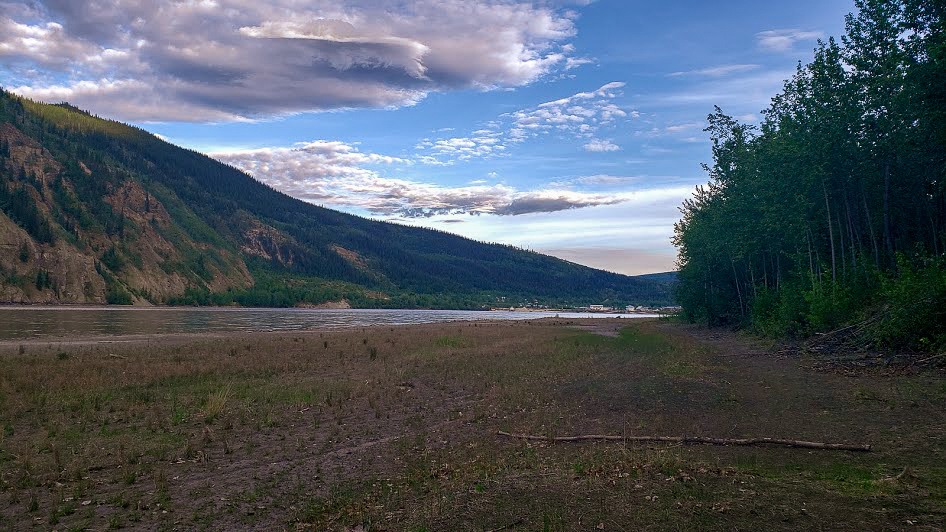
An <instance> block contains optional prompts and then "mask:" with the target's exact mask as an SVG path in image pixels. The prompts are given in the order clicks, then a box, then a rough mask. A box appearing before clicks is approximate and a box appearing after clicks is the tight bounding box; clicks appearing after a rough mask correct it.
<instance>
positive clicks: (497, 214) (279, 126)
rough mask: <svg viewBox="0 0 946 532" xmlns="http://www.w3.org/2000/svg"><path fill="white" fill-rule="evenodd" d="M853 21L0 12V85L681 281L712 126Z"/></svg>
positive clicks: (748, 112)
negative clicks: (688, 203) (676, 275)
mask: <svg viewBox="0 0 946 532" xmlns="http://www.w3.org/2000/svg"><path fill="white" fill-rule="evenodd" d="M853 9H854V5H853V0H794V1H792V2H774V3H769V2H758V1H756V0H752V1H746V0H731V1H722V2H705V1H694V0H686V1H685V0H663V1H662V2H643V1H636V0H596V1H595V0H574V1H568V0H543V1H516V0H483V1H474V0H415V1H410V0H389V1H384V0H377V1H337V0H312V1H307V2H304V1H299V0H252V1H250V0H176V1H171V0H87V1H83V2H76V1H75V0H13V1H10V0H0V86H3V87H4V88H5V89H7V90H11V91H13V92H15V93H17V94H20V95H23V96H26V97H29V98H32V99H35V100H41V101H47V102H60V101H68V102H70V103H72V104H74V105H76V106H78V107H80V108H83V109H87V110H89V111H91V112H92V113H95V114H97V115H99V116H102V117H106V118H112V119H115V120H120V121H123V122H127V123H132V124H135V125H138V126H141V127H143V128H145V129H147V130H149V131H151V132H153V133H155V134H157V135H160V136H161V137H162V138H164V139H166V140H168V141H170V142H173V143H175V144H178V145H180V146H184V147H187V148H191V149H195V150H197V151H200V152H203V153H206V154H208V155H210V156H211V157H214V158H216V159H219V160H221V161H223V162H226V163H228V164H231V165H233V166H236V167H238V168H241V169H243V170H245V171H247V172H248V173H249V174H250V175H252V176H254V177H256V178H257V179H259V180H260V181H263V182H265V183H267V184H269V185H271V186H273V187H275V188H276V189H279V190H281V191H283V192H285V193H287V194H289V195H291V196H294V197H296V198H299V199H302V200H304V201H308V202H311V203H314V204H317V205H323V206H325V207H330V208H334V209H338V210H342V211H345V212H350V213H354V214H358V215H362V216H368V217H371V218H374V219H378V220H385V221H391V222H395V223H401V224H408V225H416V226H423V227H430V228H435V229H438V230H442V231H448V232H451V233H456V234H459V235H462V236H466V237H469V238H473V239H476V240H480V241H485V242H499V243H504V244H512V245H515V246H519V247H522V248H526V249H531V250H534V251H538V252H542V253H547V254H550V255H554V256H558V257H561V258H564V259H566V260H570V261H573V262H577V263H580V264H585V265H589V266H593V267H596V268H602V269H606V270H610V271H614V272H619V273H626V274H641V273H652V272H662V271H669V270H672V269H674V260H675V257H676V252H675V249H674V248H673V246H672V244H671V242H670V239H671V236H672V235H673V224H674V222H676V221H677V220H678V219H679V217H680V213H679V210H678V208H679V206H680V205H681V204H682V202H683V200H684V199H685V198H687V197H689V196H690V195H691V194H692V192H693V190H694V187H695V186H697V185H699V184H703V183H706V181H707V176H706V173H705V172H704V171H703V170H702V168H701V163H710V162H711V150H710V142H709V138H708V135H707V134H706V133H705V132H703V128H704V127H705V126H706V116H707V115H708V114H710V113H712V112H713V106H714V105H718V106H720V107H721V108H722V109H723V111H724V112H725V113H727V114H729V115H732V116H736V117H738V118H739V119H740V120H742V121H745V122H750V123H758V121H759V119H760V117H761V113H760V112H761V111H762V110H763V109H765V108H766V107H767V106H768V103H769V101H770V99H771V98H772V97H773V96H774V95H775V94H777V93H778V92H779V91H780V90H781V88H782V86H783V84H784V80H786V79H788V78H789V77H791V75H792V74H793V73H794V71H795V68H796V66H797V64H798V62H799V61H802V62H808V61H810V60H811V57H812V55H813V54H812V50H813V48H814V47H815V45H816V43H817V40H818V39H826V38H827V37H829V36H835V37H837V36H839V35H841V34H842V33H843V30H844V16H845V15H846V14H847V13H849V12H851V11H853Z"/></svg>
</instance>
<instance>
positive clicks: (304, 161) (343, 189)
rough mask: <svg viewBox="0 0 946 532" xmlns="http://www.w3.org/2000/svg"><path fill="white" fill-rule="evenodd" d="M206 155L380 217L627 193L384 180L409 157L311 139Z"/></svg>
mask: <svg viewBox="0 0 946 532" xmlns="http://www.w3.org/2000/svg"><path fill="white" fill-rule="evenodd" d="M457 144H463V143H462V142H457ZM210 155H211V156H212V157H214V158H216V159H218V160H220V161H222V162H225V163H227V164H230V165H233V166H235V167H237V168H240V169H242V170H245V171H246V172H247V173H249V174H250V175H253V176H254V177H256V178H257V179H259V180H260V181H262V182H264V183H266V184H268V185H270V186H272V187H274V188H276V189H278V190H281V191H283V192H285V193H287V194H289V195H291V196H293V197H296V198H299V199H302V200H305V201H309V202H312V203H317V204H326V205H331V206H336V207H342V208H355V209H362V210H364V211H367V212H369V213H371V214H374V215H378V216H396V217H401V218H416V217H430V216H434V215H455V214H495V215H521V214H528V213H535V212H555V211H562V210H570V209H577V208H582V207H589V206H595V205H611V204H615V203H620V202H622V201H625V200H626V199H627V198H629V197H630V196H629V195H628V194H629V193H617V194H604V193H586V192H577V191H574V190H569V189H567V188H550V189H540V190H518V189H517V188H515V187H512V186H509V185H504V184H496V185H486V184H485V181H475V182H473V183H471V184H470V185H467V186H458V187H449V186H442V185H437V184H432V183H423V182H418V181H413V180H410V179H398V178H389V177H384V176H382V175H381V173H380V172H379V171H378V170H377V167H379V166H391V165H394V166H404V167H408V166H410V164H411V163H412V161H409V160H406V159H402V158H399V157H390V156H386V155H380V154H375V153H365V152H362V151H360V150H359V149H358V148H357V147H356V146H353V145H351V144H347V143H344V142H339V141H325V140H316V141H312V142H305V143H299V144H297V145H295V146H293V147H275V148H257V149H250V150H233V151H217V152H214V153H211V154H210Z"/></svg>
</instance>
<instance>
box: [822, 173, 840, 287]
mask: <svg viewBox="0 0 946 532" xmlns="http://www.w3.org/2000/svg"><path fill="white" fill-rule="evenodd" d="M821 190H823V191H824V207H825V209H827V211H828V213H827V218H828V237H829V238H830V240H831V282H832V283H837V281H838V269H837V259H836V257H835V254H834V226H833V225H832V223H831V203H830V202H828V187H827V186H826V185H825V184H824V181H821Z"/></svg>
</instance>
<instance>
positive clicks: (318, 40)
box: [0, 0, 583, 121]
mask: <svg viewBox="0 0 946 532" xmlns="http://www.w3.org/2000/svg"><path fill="white" fill-rule="evenodd" d="M3 11H4V14H3V15H0V60H2V62H3V68H5V69H6V70H7V72H8V73H9V74H10V75H11V76H12V77H15V78H19V79H32V80H37V82H35V83H31V84H29V85H27V86H22V87H17V89H16V90H17V92H19V93H21V94H23V95H25V96H29V97H35V98H40V99H44V100H58V99H64V98H69V99H70V100H71V101H72V103H74V104H76V105H79V106H81V107H86V108H89V109H91V110H92V111H93V112H96V113H99V114H103V115H108V116H112V117H115V118H122V119H134V120H158V121H161V120H181V119H187V118H188V117H190V118H189V119H191V120H194V121H206V120H236V119H255V118H259V117H266V116H272V115H281V114H287V113H294V112H302V111H314V110H328V109H339V108H352V107H389V106H402V105H410V104H413V103H415V102H417V101H419V100H420V99H422V98H423V97H424V96H425V95H426V94H428V93H429V92H431V91H442V90H450V89H458V88H479V89H489V88H494V87H515V86H521V85H525V84H528V83H531V82H533V81H535V80H536V79H538V78H540V77H541V76H543V75H545V74H546V73H548V72H550V71H552V70H554V69H564V68H567V67H568V66H569V65H571V66H572V67H574V66H577V64H576V63H575V61H579V62H580V61H583V60H582V59H581V58H577V59H576V58H572V57H570V54H571V53H573V51H574V49H573V48H571V47H567V45H565V44H564V43H563V41H564V40H566V39H568V38H569V37H571V36H573V35H574V34H575V25H574V19H575V17H576V16H577V15H576V14H575V13H574V11H572V10H570V9H566V8H564V7H563V3H547V2H532V1H525V0H518V1H510V0H484V1H480V2H467V1H464V0H417V1H413V2H408V3H404V2H398V1H395V0H389V1H379V2H357V3H355V2H341V1H339V0H313V1H311V2H298V1H295V0H271V1H267V2H250V1H248V0H188V1H183V2H182V1H174V0H156V1H152V2H137V1H128V0H101V1H98V2H96V3H94V4H93V5H87V4H86V3H83V2H75V1H73V0H18V1H17V0H13V1H7V2H4V3H3ZM569 59H571V60H572V62H571V63H568V62H567V61H568V60H569ZM3 68H0V72H2V71H3ZM25 72H39V73H40V74H41V75H38V76H37V75H31V76H25V77H24V76H22V75H21V74H23V73H25ZM40 80H54V81H52V82H50V83H45V82H39V81H40ZM116 83H126V84H128V86H131V84H133V83H137V84H139V85H140V87H138V88H136V90H134V91H131V90H119V89H117V88H116V87H115V86H114V85H115V84H116ZM177 109H185V110H186V111H184V112H177V111H176V110H177Z"/></svg>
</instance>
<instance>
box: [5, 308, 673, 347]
mask: <svg viewBox="0 0 946 532" xmlns="http://www.w3.org/2000/svg"><path fill="white" fill-rule="evenodd" d="M556 316H557V317H561V318H617V317H621V318H647V317H656V315H654V314H605V313H577V312H508V311H493V312H486V311H473V310H396V309H344V310H339V309H296V308H278V309H273V308H209V307H200V308H195V307H118V306H116V307H0V340H42V339H50V340H54V339H63V340H65V339H70V338H76V337H97V336H130V335H160V334H199V333H226V332H272V331H304V330H319V329H343V328H350V327H368V326H372V325H409V324H415V323H437V322H446V321H461V320H462V321H469V320H529V319H536V318H545V317H556Z"/></svg>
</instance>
